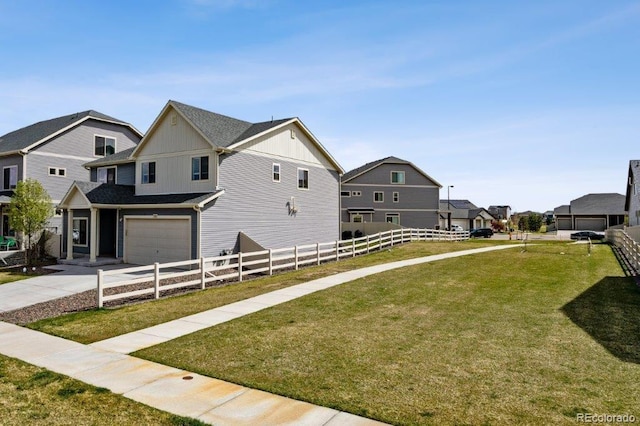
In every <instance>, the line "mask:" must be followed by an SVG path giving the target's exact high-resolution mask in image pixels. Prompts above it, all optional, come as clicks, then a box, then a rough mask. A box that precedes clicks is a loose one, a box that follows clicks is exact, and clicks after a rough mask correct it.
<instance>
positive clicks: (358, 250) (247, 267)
mask: <svg viewBox="0 0 640 426" xmlns="http://www.w3.org/2000/svg"><path fill="white" fill-rule="evenodd" d="M467 239H469V232H468V231H451V232H450V231H441V230H435V229H409V228H403V229H396V230H390V231H386V232H380V233H378V234H375V235H366V236H364V237H360V238H353V239H351V240H338V241H333V242H329V243H316V244H307V245H300V246H295V247H289V248H281V249H268V250H263V251H257V252H250V253H237V254H230V255H226V256H216V257H208V258H204V257H203V258H200V259H193V260H185V261H181V262H171V263H163V264H160V263H155V264H153V265H147V266H135V267H131V268H124V269H116V270H112V271H104V270H102V269H99V270H98V307H99V308H102V307H103V306H104V303H105V302H109V301H112V300H119V299H131V298H135V297H140V296H147V295H151V294H153V297H154V298H156V299H158V298H160V295H161V293H162V292H163V291H164V292H166V291H169V290H174V289H177V288H181V287H195V286H199V287H200V288H202V289H204V288H206V286H207V284H208V283H212V282H219V281H237V282H241V281H242V280H243V279H245V278H246V277H248V276H250V275H253V274H269V275H272V274H273V273H274V271H278V270H281V269H296V270H297V269H298V268H299V267H301V266H305V265H319V264H320V263H322V262H326V261H338V260H340V259H343V258H346V257H355V256H356V255H359V254H366V253H370V252H373V251H377V250H382V249H385V248H388V247H393V246H394V245H398V244H403V243H407V242H410V241H462V240H467ZM124 274H126V275H129V277H127V278H126V279H120V277H119V276H120V275H124ZM132 274H134V275H136V277H135V278H131V277H130V275H132Z"/></svg>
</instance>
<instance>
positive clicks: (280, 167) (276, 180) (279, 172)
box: [271, 163, 282, 183]
mask: <svg viewBox="0 0 640 426" xmlns="http://www.w3.org/2000/svg"><path fill="white" fill-rule="evenodd" d="M276 167H278V179H276ZM271 180H272V181H273V182H278V183H280V182H281V181H282V166H281V165H280V163H273V164H272V165H271Z"/></svg>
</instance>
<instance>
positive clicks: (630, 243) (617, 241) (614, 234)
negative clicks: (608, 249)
mask: <svg viewBox="0 0 640 426" xmlns="http://www.w3.org/2000/svg"><path fill="white" fill-rule="evenodd" d="M605 236H606V239H607V241H608V242H609V243H611V244H613V245H615V246H616V247H619V248H620V250H621V251H622V253H623V254H624V255H625V257H626V258H627V260H628V261H629V263H630V264H631V266H632V267H633V269H635V270H636V271H640V244H638V243H637V242H636V240H634V239H633V238H632V237H631V236H630V235H629V234H628V233H627V232H626V231H623V230H622V229H609V230H607V231H606V233H605Z"/></svg>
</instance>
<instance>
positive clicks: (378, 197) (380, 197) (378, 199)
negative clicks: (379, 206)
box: [373, 191, 384, 203]
mask: <svg viewBox="0 0 640 426" xmlns="http://www.w3.org/2000/svg"><path fill="white" fill-rule="evenodd" d="M373 202H374V203H384V192H381V191H376V192H374V193H373Z"/></svg>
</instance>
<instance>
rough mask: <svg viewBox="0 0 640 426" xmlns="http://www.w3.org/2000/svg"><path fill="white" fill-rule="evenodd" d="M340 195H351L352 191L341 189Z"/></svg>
mask: <svg viewBox="0 0 640 426" xmlns="http://www.w3.org/2000/svg"><path fill="white" fill-rule="evenodd" d="M340 196H341V197H351V192H350V191H340Z"/></svg>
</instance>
